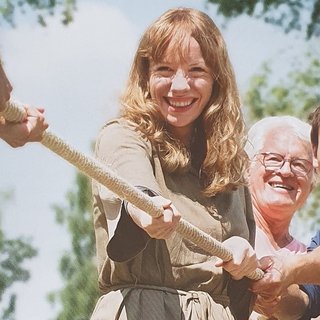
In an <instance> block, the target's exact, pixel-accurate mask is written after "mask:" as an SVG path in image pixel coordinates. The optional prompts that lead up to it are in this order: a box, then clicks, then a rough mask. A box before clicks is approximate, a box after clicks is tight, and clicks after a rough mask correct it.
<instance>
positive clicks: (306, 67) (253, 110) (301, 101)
mask: <svg viewBox="0 0 320 320" xmlns="http://www.w3.org/2000/svg"><path fill="white" fill-rule="evenodd" d="M319 54H320V51H319V49H317V50H315V51H314V52H308V53H306V55H305V56H304V57H300V59H299V58H296V60H295V61H294V64H292V67H291V68H290V70H289V71H288V73H287V74H285V75H284V76H283V77H282V78H280V79H277V81H275V80H274V79H273V78H274V76H275V74H276V71H275V70H273V68H272V62H269V63H265V64H264V65H263V67H262V69H261V72H260V73H258V74H256V75H254V76H253V77H252V78H251V81H250V88H249V90H248V91H247V93H246V95H245V99H244V102H245V105H246V106H247V108H248V110H249V112H248V119H247V120H248V122H249V123H251V122H252V121H256V120H257V119H261V118H263V117H265V116H271V115H280V114H292V115H295V116H297V117H299V118H301V119H304V120H307V117H308V115H309V113H310V112H311V111H312V110H313V109H314V107H315V106H316V105H317V104H320V91H319V84H320V60H319V57H320V55H319ZM288 63H289V62H288Z"/></svg>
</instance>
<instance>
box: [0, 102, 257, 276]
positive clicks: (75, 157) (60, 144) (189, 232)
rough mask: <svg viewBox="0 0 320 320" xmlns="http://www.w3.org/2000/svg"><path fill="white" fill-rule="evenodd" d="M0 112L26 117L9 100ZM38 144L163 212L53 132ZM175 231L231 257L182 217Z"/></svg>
mask: <svg viewBox="0 0 320 320" xmlns="http://www.w3.org/2000/svg"><path fill="white" fill-rule="evenodd" d="M0 115H2V116H3V117H5V118H6V119H7V120H8V121H12V122H21V121H22V120H23V119H25V117H26V111H25V109H24V107H23V105H22V104H20V103H17V102H13V101H8V102H7V104H6V108H5V109H4V111H3V112H2V113H0ZM41 144H43V145H44V146H45V147H47V148H48V149H50V150H51V151H53V152H54V153H56V154H57V155H59V156H60V157H62V158H63V159H65V160H67V161H68V162H69V163H71V164H72V165H74V166H75V167H76V168H77V169H78V170H80V171H81V172H83V173H84V174H85V175H86V176H88V177H89V178H92V179H94V180H96V181H97V182H99V183H100V184H102V185H104V186H105V187H107V188H108V189H109V190H111V191H112V192H113V193H115V194H116V195H117V196H119V197H120V198H121V199H123V200H126V201H128V202H130V203H132V204H133V205H134V206H136V207H138V208H139V209H141V210H143V211H145V212H147V213H149V214H150V215H151V216H153V217H158V216H160V215H161V214H162V209H161V208H159V207H157V206H156V205H155V204H154V203H153V201H152V200H151V198H150V197H148V196H147V195H146V194H145V193H143V192H142V191H140V190H139V189H137V188H135V187H133V186H132V185H130V184H129V183H128V182H127V181H125V180H124V179H122V178H121V177H119V176H117V175H116V174H115V173H114V172H113V171H112V170H111V169H110V167H108V166H106V165H105V164H103V163H101V162H100V161H98V160H97V159H95V158H93V157H90V156H87V155H84V154H82V153H81V152H79V151H77V150H76V149H74V148H73V147H72V146H70V145H69V144H67V143H66V142H65V141H64V140H62V139H61V138H59V137H57V136H56V135H54V134H53V133H50V132H48V131H46V132H45V133H44V134H43V138H42V140H41ZM177 232H178V233H179V234H180V235H181V236H182V237H183V238H185V239H187V240H189V241H191V242H193V243H194V244H196V245H197V246H199V247H200V248H202V249H203V250H205V251H206V252H208V253H209V254H211V255H213V256H217V257H219V258H221V259H222V260H223V261H229V260H231V259H232V257H233V255H232V252H231V251H230V250H228V249H226V248H225V247H224V246H223V244H222V243H221V242H219V241H217V240H216V239H214V238H212V237H211V236H209V235H208V234H206V233H205V232H203V231H202V230H200V229H199V228H196V227H195V226H193V225H192V224H191V223H189V222H188V221H186V220H184V219H182V218H181V219H180V221H179V224H178V227H177ZM247 277H248V278H250V279H253V280H258V279H261V278H262V277H263V271H262V270H260V269H256V270H255V271H254V272H252V273H250V274H248V275H247Z"/></svg>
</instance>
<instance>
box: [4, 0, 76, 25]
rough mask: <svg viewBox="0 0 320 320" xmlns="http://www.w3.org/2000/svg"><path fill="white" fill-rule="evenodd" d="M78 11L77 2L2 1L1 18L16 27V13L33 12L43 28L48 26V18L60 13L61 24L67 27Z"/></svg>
mask: <svg viewBox="0 0 320 320" xmlns="http://www.w3.org/2000/svg"><path fill="white" fill-rule="evenodd" d="M75 9H76V0H1V1H0V17H1V16H2V18H3V19H4V20H5V21H6V22H8V23H9V24H11V25H12V26H14V25H15V22H14V21H15V19H14V18H15V13H16V12H17V11H20V12H22V13H26V12H28V11H29V10H32V11H33V12H34V13H35V14H36V16H37V19H38V22H39V23H40V24H41V25H42V26H46V19H45V18H46V16H48V15H54V14H55V12H56V11H58V12H59V13H60V14H61V16H62V19H61V22H62V23H63V24H65V25H67V24H69V23H70V22H72V20H73V13H74V10H75Z"/></svg>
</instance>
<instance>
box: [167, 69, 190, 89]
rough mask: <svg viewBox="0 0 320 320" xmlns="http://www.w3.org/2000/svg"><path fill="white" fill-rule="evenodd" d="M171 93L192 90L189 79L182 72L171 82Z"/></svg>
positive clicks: (179, 71)
mask: <svg viewBox="0 0 320 320" xmlns="http://www.w3.org/2000/svg"><path fill="white" fill-rule="evenodd" d="M170 89H171V91H184V90H188V89H190V87H189V83H188V79H187V77H186V76H185V75H184V74H183V72H182V70H178V71H177V72H176V74H175V75H174V76H173V78H172V81H171V88H170Z"/></svg>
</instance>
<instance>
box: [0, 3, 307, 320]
mask: <svg viewBox="0 0 320 320" xmlns="http://www.w3.org/2000/svg"><path fill="white" fill-rule="evenodd" d="M177 6H187V7H194V8H198V9H200V10H204V11H207V13H209V15H210V16H211V17H212V18H213V19H214V21H215V22H216V24H217V25H218V26H219V27H220V29H221V30H222V33H223V35H224V37H225V40H226V42H227V46H228V49H229V54H230V57H231V61H232V63H233V66H234V69H235V72H236V76H237V80H238V84H239V88H240V90H241V93H242V94H243V93H244V92H245V89H246V88H247V87H248V82H249V79H250V77H251V76H252V75H253V74H254V73H256V72H257V71H258V70H259V68H260V66H261V64H262V63H263V62H264V61H266V60H270V59H277V60H278V63H279V65H280V66H281V68H279V74H281V72H282V71H281V70H284V69H285V68H286V57H283V56H282V53H283V51H286V50H287V49H288V48H290V50H291V52H293V53H294V54H297V55H300V54H301V55H302V54H303V50H304V42H303V40H302V39H299V38H295V37H294V36H293V35H285V34H283V33H282V32H281V30H280V29H277V28H275V27H272V26H269V25H265V24H264V23H262V22H259V21H256V20H253V19H248V18H245V17H243V18H240V19H237V20H235V21H234V22H230V23H229V24H227V27H226V28H222V25H223V19H222V18H221V17H217V16H216V14H215V10H214V7H212V6H209V7H208V8H207V7H206V6H205V3H204V2H203V1H200V0H188V1H187V0H185V1H183V0H181V1H176V0H171V1H169V0H152V1H150V0H135V1H129V0H110V1H81V2H79V4H78V10H77V12H76V14H75V22H74V23H73V24H71V25H70V26H69V27H67V28H66V27H64V26H62V25H61V23H60V22H59V18H60V17H59V16H56V17H53V18H50V19H49V20H48V27H47V28H41V27H40V26H38V25H37V24H36V23H34V22H32V21H31V19H30V18H29V17H28V16H22V17H21V18H19V20H18V21H17V22H18V23H17V27H16V28H14V29H13V28H7V27H1V29H0V52H1V56H2V58H3V61H4V63H5V69H6V71H7V73H8V76H9V78H10V80H11V81H12V84H13V86H14V92H13V97H14V98H15V99H17V100H19V101H21V102H25V103H28V104H31V105H35V106H43V107H45V109H46V113H45V114H46V118H47V120H48V122H49V124H50V128H49V129H50V131H52V132H54V133H55V134H57V135H58V136H60V137H62V138H64V139H65V140H66V141H68V142H69V143H70V144H72V145H73V146H74V147H76V148H77V149H79V150H81V151H82V152H84V153H86V154H90V153H91V150H90V145H91V142H92V141H93V140H94V138H95V137H96V135H97V133H98V131H99V128H100V127H101V126H102V125H103V123H104V122H105V121H106V120H107V119H110V118H111V117H114V116H116V114H117V110H118V104H117V99H118V96H119V94H120V92H121V90H122V88H123V86H124V84H125V80H126V76H127V73H128V68H129V66H130V64H131V61H132V58H133V54H134V50H135V48H136V44H137V41H138V39H139V37H140V36H141V34H142V32H143V31H144V29H145V28H146V27H147V26H148V25H149V23H151V22H152V21H153V20H154V19H155V18H156V17H158V16H159V15H160V14H161V13H163V12H164V11H165V10H167V9H169V8H171V7H177ZM0 156H1V167H2V170H1V172H0V191H4V190H9V189H12V190H14V198H13V200H12V201H11V202H9V203H7V204H6V206H5V208H4V209H5V210H3V211H4V212H5V213H4V215H3V216H2V217H1V220H0V221H1V223H2V226H3V227H4V229H5V232H6V233H7V235H8V236H10V237H18V236H21V235H23V236H25V237H29V238H31V239H32V243H33V245H34V246H35V247H37V248H38V250H39V255H38V256H37V257H36V258H34V259H32V260H31V261H30V262H28V263H27V264H26V266H27V267H28V268H30V270H31V271H32V278H31V279H30V281H28V282H27V283H23V284H18V285H16V286H15V288H14V289H15V290H16V291H17V293H18V305H17V320H26V319H27V320H49V319H52V318H53V316H52V315H53V314H54V313H55V312H56V310H52V309H51V307H50V305H49V304H48V303H47V301H46V294H47V293H48V292H50V291H52V290H57V289H59V288H60V287H61V285H62V284H61V279H60V277H59V273H58V271H57V270H58V259H59V257H60V256H61V255H62V253H63V252H64V250H67V249H68V247H69V239H68V235H67V233H66V231H65V230H64V229H63V228H62V227H60V226H58V225H57V224H56V222H55V217H54V212H53V210H52V205H53V204H63V203H65V200H64V198H65V194H66V192H67V190H69V189H70V188H71V186H72V184H73V182H74V178H75V169H74V168H73V167H72V166H70V165H69V164H67V163H66V162H64V161H63V160H62V159H60V158H58V157H57V156H56V155H54V154H53V153H52V152H51V151H49V150H47V149H45V148H44V147H42V146H41V145H40V144H29V145H27V146H25V147H24V148H20V149H11V148H10V147H8V146H7V145H6V144H5V143H4V142H3V141H0Z"/></svg>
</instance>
